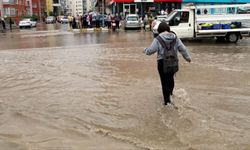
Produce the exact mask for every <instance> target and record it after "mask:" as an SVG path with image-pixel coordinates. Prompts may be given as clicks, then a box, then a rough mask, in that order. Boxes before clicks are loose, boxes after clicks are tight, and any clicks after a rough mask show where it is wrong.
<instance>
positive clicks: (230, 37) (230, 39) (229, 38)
mask: <svg viewBox="0 0 250 150" xmlns="http://www.w3.org/2000/svg"><path fill="white" fill-rule="evenodd" d="M226 39H227V41H228V42H230V43H236V42H237V41H238V40H239V34H238V33H228V34H227V36H226Z"/></svg>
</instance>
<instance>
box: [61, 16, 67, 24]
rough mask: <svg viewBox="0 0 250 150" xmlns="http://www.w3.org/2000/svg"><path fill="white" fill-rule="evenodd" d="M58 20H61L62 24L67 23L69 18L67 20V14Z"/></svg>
mask: <svg viewBox="0 0 250 150" xmlns="http://www.w3.org/2000/svg"><path fill="white" fill-rule="evenodd" d="M60 22H61V23H62V24H63V23H68V22H69V20H68V18H67V16H64V17H62V18H61V20H60Z"/></svg>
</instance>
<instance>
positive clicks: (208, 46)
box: [0, 25, 250, 150]
mask: <svg viewBox="0 0 250 150" xmlns="http://www.w3.org/2000/svg"><path fill="white" fill-rule="evenodd" d="M49 28H50V26H48V27H46V28H41V30H39V31H38V30H37V31H33V29H31V30H25V31H24V32H22V31H20V32H13V33H6V34H4V35H1V36H0V72H1V73H0V126H1V128H0V145H1V147H2V148H4V149H11V150H19V149H25V150H26V149H27V150H28V149H36V150H38V149H39V150H40V149H41V150H43V149H67V150H78V149H126V150H127V149H178V150H187V149H189V150H191V149H192V150H201V149H209V150H210V149H211V150H213V149H214V150H235V149H242V150H244V149H249V148H250V144H249V140H250V130H249V124H250V117H249V116H250V110H249V106H250V101H249V100H250V92H249V91H250V69H249V66H250V62H249V59H250V42H249V39H248V38H245V39H243V40H242V41H240V42H239V43H237V44H228V43H217V42H215V41H213V40H209V41H187V40H186V41H184V43H185V45H186V46H187V47H188V49H189V51H190V52H191V56H192V58H193V62H192V63H191V64H187V63H185V61H184V60H183V59H181V58H180V71H179V72H178V73H177V75H176V76H175V79H176V86H175V90H174V96H173V101H174V103H175V104H176V106H177V107H178V110H176V109H174V108H171V107H164V106H163V105H162V104H163V99H162V94H161V87H160V81H159V77H158V73H157V70H156V55H154V56H152V57H149V56H145V54H143V53H142V51H143V48H144V47H147V46H149V45H150V43H151V41H152V34H151V33H150V32H144V31H134V30H133V31H127V32H125V31H122V30H121V31H119V32H99V33H82V34H74V33H72V32H70V31H68V30H67V25H62V26H61V27H58V28H54V27H53V30H52V29H51V30H50V29H49Z"/></svg>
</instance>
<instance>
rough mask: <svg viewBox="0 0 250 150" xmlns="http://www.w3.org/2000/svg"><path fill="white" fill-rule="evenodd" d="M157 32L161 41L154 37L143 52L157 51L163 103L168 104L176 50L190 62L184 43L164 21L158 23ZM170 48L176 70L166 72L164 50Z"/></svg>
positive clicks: (150, 53)
mask: <svg viewBox="0 0 250 150" xmlns="http://www.w3.org/2000/svg"><path fill="white" fill-rule="evenodd" d="M158 32H159V35H158V36H159V37H160V39H162V41H160V40H159V38H158V37H157V38H154V40H153V42H152V44H151V46H150V47H148V48H145V49H144V52H145V54H146V55H152V54H154V53H155V52H157V66H158V72H159V76H160V79H161V85H162V92H163V97H164V104H165V105H170V104H171V99H170V95H172V94H173V89H174V75H175V72H177V71H178V55H177V51H179V52H180V53H181V54H182V56H183V58H184V59H185V60H186V61H187V62H191V57H190V54H189V52H188V50H187V48H186V47H185V45H184V44H183V43H182V41H181V40H180V39H179V38H178V37H177V35H175V33H173V32H171V31H170V27H169V25H168V24H167V23H166V22H161V23H160V24H159V27H158ZM162 44H165V46H167V47H168V48H170V49H168V48H164V47H165V46H163V45H162ZM171 46H172V47H171ZM170 50H172V51H173V52H174V53H175V56H176V64H177V66H176V67H177V70H175V71H169V72H166V71H165V68H164V67H166V66H167V65H166V63H164V62H165V60H166V59H165V58H164V56H166V52H167V53H169V52H170ZM163 65H164V66H163ZM173 65H174V63H173V64H170V66H173ZM175 69H176V68H175Z"/></svg>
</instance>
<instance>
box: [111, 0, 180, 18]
mask: <svg viewBox="0 0 250 150" xmlns="http://www.w3.org/2000/svg"><path fill="white" fill-rule="evenodd" d="M112 5H113V9H112V13H119V14H120V15H124V16H125V15H126V14H138V15H139V16H144V15H145V14H146V13H147V14H152V15H153V16H156V15H158V14H160V13H161V12H162V11H164V12H170V11H172V10H173V9H178V8H181V0H114V3H112Z"/></svg>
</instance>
